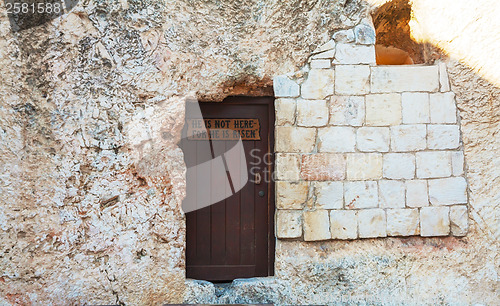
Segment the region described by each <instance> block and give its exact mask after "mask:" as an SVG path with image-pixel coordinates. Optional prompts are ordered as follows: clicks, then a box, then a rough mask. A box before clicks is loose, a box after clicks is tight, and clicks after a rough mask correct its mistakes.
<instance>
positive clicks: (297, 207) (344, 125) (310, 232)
mask: <svg viewBox="0 0 500 306" xmlns="http://www.w3.org/2000/svg"><path fill="white" fill-rule="evenodd" d="M374 43H375V33H374V30H373V26H372V25H371V21H370V20H365V21H363V22H361V23H360V24H359V25H358V26H356V27H355V28H354V29H350V30H343V31H340V32H337V33H336V34H335V35H334V36H333V39H332V40H330V41H329V42H327V43H326V44H325V45H323V46H321V47H319V48H318V49H317V50H316V51H315V52H313V54H312V55H311V57H310V59H309V61H308V64H307V65H306V66H305V67H304V68H303V69H302V70H300V71H298V72H295V73H291V74H289V75H282V76H278V77H276V78H275V79H274V91H275V96H276V97H277V100H276V146H275V148H276V153H277V154H276V170H277V173H276V179H277V183H276V194H277V209H278V211H277V214H276V219H277V220H276V235H277V237H278V238H294V239H297V238H299V239H303V240H305V241H317V240H327V239H357V238H375V237H387V236H413V235H420V236H424V237H429V236H447V235H453V236H464V235H465V234H466V233H467V230H468V213H467V203H468V195H467V182H466V179H465V174H464V169H465V165H464V154H463V146H462V143H461V139H460V128H459V120H458V114H457V108H456V102H455V95H454V93H453V92H451V91H450V85H449V81H448V76H447V72H446V68H445V66H444V65H443V64H439V63H438V64H437V65H432V66H421V65H410V66H377V65H376V63H375V48H374Z"/></svg>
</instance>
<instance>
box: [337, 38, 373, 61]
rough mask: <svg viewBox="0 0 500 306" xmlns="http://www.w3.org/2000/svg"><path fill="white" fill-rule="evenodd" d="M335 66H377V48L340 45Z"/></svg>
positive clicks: (338, 45)
mask: <svg viewBox="0 0 500 306" xmlns="http://www.w3.org/2000/svg"><path fill="white" fill-rule="evenodd" d="M333 63H334V64H346V65H349V64H375V63H376V60H375V47H374V46H363V45H354V44H346V43H338V44H337V50H336V52H335V58H334V59H333Z"/></svg>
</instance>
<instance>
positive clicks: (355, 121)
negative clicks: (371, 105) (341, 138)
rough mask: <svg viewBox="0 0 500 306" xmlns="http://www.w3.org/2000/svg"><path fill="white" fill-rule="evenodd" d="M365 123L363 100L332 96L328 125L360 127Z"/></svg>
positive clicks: (359, 97)
mask: <svg viewBox="0 0 500 306" xmlns="http://www.w3.org/2000/svg"><path fill="white" fill-rule="evenodd" d="M364 121H365V98H364V97H362V96H333V97H331V99H330V124H331V125H351V126H361V125H363V123H364Z"/></svg>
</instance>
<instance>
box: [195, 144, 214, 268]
mask: <svg viewBox="0 0 500 306" xmlns="http://www.w3.org/2000/svg"><path fill="white" fill-rule="evenodd" d="M200 143H201V142H200ZM201 146H202V145H200V144H198V146H197V156H196V158H197V163H198V164H199V163H202V162H204V161H205V160H206V157H205V156H202V155H201V154H200V150H199V148H200V147H201ZM201 152H203V150H201ZM198 180H200V177H198ZM196 187H197V189H196V191H197V196H198V197H202V196H205V197H206V196H210V191H209V190H210V187H211V184H210V179H209V178H207V179H203V181H201V182H199V181H198V182H196ZM207 187H208V188H207ZM207 190H208V192H207ZM210 215H211V213H210V206H208V207H205V208H202V209H198V210H197V211H196V248H197V259H198V260H199V261H198V262H197V263H198V264H205V263H207V262H208V263H209V262H210V260H211V248H210V244H211V230H210V227H211V220H210V219H211V218H210Z"/></svg>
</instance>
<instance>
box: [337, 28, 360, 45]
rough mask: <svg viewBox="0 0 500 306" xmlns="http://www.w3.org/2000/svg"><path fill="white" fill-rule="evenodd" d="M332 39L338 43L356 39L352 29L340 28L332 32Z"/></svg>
mask: <svg viewBox="0 0 500 306" xmlns="http://www.w3.org/2000/svg"><path fill="white" fill-rule="evenodd" d="M333 39H334V40H335V41H336V42H338V43H350V42H354V40H355V39H356V38H355V36H354V31H353V29H347V30H340V31H337V32H335V34H333Z"/></svg>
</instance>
